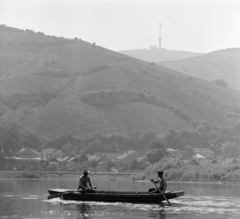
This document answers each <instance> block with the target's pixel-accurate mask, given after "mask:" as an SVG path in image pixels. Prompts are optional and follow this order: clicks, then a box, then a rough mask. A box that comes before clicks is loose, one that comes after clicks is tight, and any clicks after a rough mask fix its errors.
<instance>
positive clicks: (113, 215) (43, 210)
mask: <svg viewBox="0 0 240 219" xmlns="http://www.w3.org/2000/svg"><path fill="white" fill-rule="evenodd" d="M91 178H92V182H93V184H94V185H96V186H98V189H99V190H119V191H132V190H133V191H147V190H148V189H149V187H152V184H151V183H150V182H133V181H131V180H130V179H127V178H126V179H124V178H122V179H118V178H117V180H116V181H111V180H110V179H109V178H105V179H104V178H103V177H97V176H96V177H91ZM77 185H78V179H77V178H68V179H64V178H46V179H34V180H31V179H30V180H28V179H0V219H2V218H13V219H20V218H21V219H23V218H26V219H30V218H31V219H35V218H41V219H43V218H45V219H47V218H55V219H56V218H61V219H64V218H77V219H81V218H83V219H92V218H104V219H119V218H121V219H128V218H129V219H137V218H138V219H146V218H158V219H181V218H186V219H215V218H217V219H225V218H240V185H219V184H201V183H193V184H191V183H168V190H175V191H176V190H185V196H183V197H179V198H177V199H172V200H170V202H171V205H169V204H167V203H166V202H163V203H162V204H131V203H98V202H76V201H63V200H60V199H59V198H56V199H51V200H47V195H48V193H47V189H49V188H56V187H58V188H59V187H68V188H72V189H75V188H77Z"/></svg>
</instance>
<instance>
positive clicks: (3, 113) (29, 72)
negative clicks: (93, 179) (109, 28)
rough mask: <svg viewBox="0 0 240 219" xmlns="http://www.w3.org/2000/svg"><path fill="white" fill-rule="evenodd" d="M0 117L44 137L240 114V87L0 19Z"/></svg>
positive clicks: (161, 128)
mask: <svg viewBox="0 0 240 219" xmlns="http://www.w3.org/2000/svg"><path fill="white" fill-rule="evenodd" d="M0 48H1V50H0V66H1V67H0V121H1V120H3V119H7V118H11V119H12V120H15V121H18V122H19V123H20V124H21V126H22V127H23V128H24V129H26V130H28V131H30V132H33V133H35V134H36V135H38V136H41V137H44V138H52V137H57V136H60V135H64V134H72V135H74V136H77V137H80V138H84V137H89V136H92V135H97V134H101V135H108V134H113V133H115V134H127V133H131V132H140V133H143V132H154V133H156V134H157V135H161V134H163V133H165V132H166V131H167V130H168V129H175V130H184V129H187V130H195V129H196V126H195V125H194V124H195V123H196V122H197V121H201V120H204V121H207V122H208V123H209V124H210V125H211V126H221V127H230V126H234V125H236V124H237V123H238V122H239V114H238V111H236V110H235V111H234V109H239V107H240V106H239V97H240V93H239V92H238V91H236V90H232V89H229V88H226V87H222V86H219V85H217V84H215V83H213V82H209V81H205V80H201V79H198V78H195V77H189V76H187V75H184V74H182V73H180V72H177V71H174V70H170V69H168V68H165V67H161V66H157V65H155V64H154V63H148V62H144V61H140V60H137V59H134V58H131V57H128V56H125V55H123V54H120V53H117V52H113V51H110V50H107V49H105V48H102V47H100V46H98V45H95V44H90V43H88V42H85V41H82V40H81V39H79V38H75V39H65V38H62V37H55V36H46V35H45V34H43V33H40V32H37V33H36V32H34V31H32V30H19V29H16V28H10V27H6V26H5V25H1V26H0Z"/></svg>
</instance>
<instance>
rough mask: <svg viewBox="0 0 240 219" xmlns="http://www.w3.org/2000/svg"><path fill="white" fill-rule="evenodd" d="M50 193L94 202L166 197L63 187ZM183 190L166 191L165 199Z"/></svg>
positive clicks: (131, 200) (145, 201) (155, 201)
mask: <svg viewBox="0 0 240 219" xmlns="http://www.w3.org/2000/svg"><path fill="white" fill-rule="evenodd" d="M48 192H49V194H50V195H53V194H62V195H60V196H59V197H60V198H62V199H63V200H75V201H96V202H131V203H159V202H162V201H165V200H166V199H165V198H164V197H163V195H162V194H149V193H148V192H118V191H97V192H96V193H81V192H78V191H77V192H76V191H71V190H66V189H65V190H63V189H49V190H48ZM184 193H185V192H184V191H174V192H166V193H165V194H164V195H165V197H166V198H167V199H173V198H177V197H180V196H183V195H184Z"/></svg>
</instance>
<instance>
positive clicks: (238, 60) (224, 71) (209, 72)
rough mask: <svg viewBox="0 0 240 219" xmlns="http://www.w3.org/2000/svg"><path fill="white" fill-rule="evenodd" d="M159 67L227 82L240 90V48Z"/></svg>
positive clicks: (168, 63)
mask: <svg viewBox="0 0 240 219" xmlns="http://www.w3.org/2000/svg"><path fill="white" fill-rule="evenodd" d="M159 65H161V66H165V67H167V68H171V69H173V70H176V71H180V72H182V73H184V74H187V75H190V76H194V77H198V78H202V79H205V80H210V81H217V80H218V81H225V82H226V83H225V84H226V85H228V86H229V87H231V88H234V89H238V90H240V48H230V49H224V50H219V51H214V52H211V53H208V54H204V55H202V56H198V57H194V58H189V59H183V60H177V61H173V62H162V63H159Z"/></svg>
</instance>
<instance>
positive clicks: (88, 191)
mask: <svg viewBox="0 0 240 219" xmlns="http://www.w3.org/2000/svg"><path fill="white" fill-rule="evenodd" d="M78 190H80V191H81V193H96V191H95V190H93V189H85V188H81V186H78Z"/></svg>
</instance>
